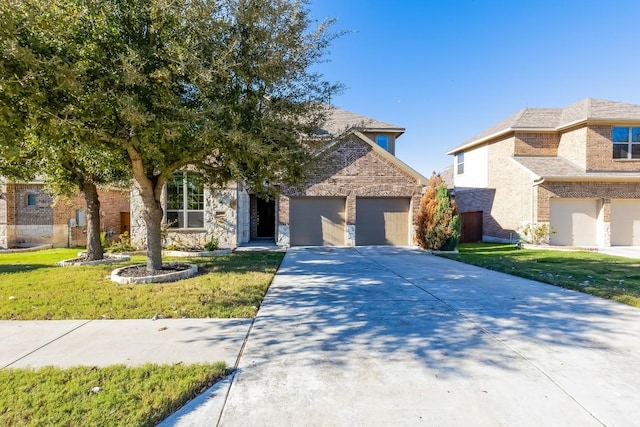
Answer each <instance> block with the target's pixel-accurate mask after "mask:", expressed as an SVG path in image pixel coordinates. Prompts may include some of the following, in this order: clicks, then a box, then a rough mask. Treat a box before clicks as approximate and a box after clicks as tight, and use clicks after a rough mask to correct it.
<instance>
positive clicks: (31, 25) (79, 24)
mask: <svg viewBox="0 0 640 427" xmlns="http://www.w3.org/2000/svg"><path fill="white" fill-rule="evenodd" d="M74 11H77V10H76V9H74V5H73V4H72V3H71V2H60V3H59V4H52V5H51V6H49V4H48V2H44V3H43V2H40V1H29V2H26V1H11V0H9V1H7V2H3V3H2V4H0V133H1V134H2V136H3V137H2V138H1V139H0V147H1V148H2V156H1V157H0V174H2V175H4V176H6V177H9V178H13V179H23V180H29V179H33V178H36V177H38V178H41V179H44V180H45V182H46V184H47V185H48V187H49V188H50V189H52V190H53V191H54V192H55V193H56V194H58V195H70V194H72V193H76V192H80V193H81V194H82V195H83V196H84V199H85V202H86V205H87V223H88V226H87V258H88V259H89V260H95V259H101V258H102V257H103V249H102V245H101V242H100V201H99V198H98V189H97V186H98V185H104V184H112V183H114V182H119V181H120V180H122V179H124V178H126V176H127V169H125V168H123V167H122V166H123V165H124V164H123V161H124V159H125V155H126V152H125V151H124V150H120V152H119V153H118V152H117V151H114V150H112V149H111V147H106V146H104V144H103V143H102V142H101V141H100V138H99V137H97V136H96V135H95V134H94V132H92V130H91V128H90V127H88V126H87V122H88V121H90V120H91V115H95V114H99V111H97V110H96V109H92V107H93V106H94V105H95V102H92V97H94V98H95V97H96V95H97V96H102V95H103V93H96V91H95V90H94V89H93V87H92V86H93V85H92V83H93V74H92V73H91V72H88V70H90V68H89V67H88V66H87V64H86V62H85V61H84V54H83V52H84V51H86V50H87V49H90V45H88V44H87V42H90V40H87V39H86V37H84V34H85V32H84V31H83V30H82V29H83V26H85V25H87V24H86V23H85V22H83V20H82V19H81V17H82V16H83V15H82V14H78V13H71V12H74Z"/></svg>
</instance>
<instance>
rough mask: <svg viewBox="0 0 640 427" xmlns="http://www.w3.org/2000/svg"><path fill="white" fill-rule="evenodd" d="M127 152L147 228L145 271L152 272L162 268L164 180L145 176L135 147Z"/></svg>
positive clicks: (144, 170)
mask: <svg viewBox="0 0 640 427" xmlns="http://www.w3.org/2000/svg"><path fill="white" fill-rule="evenodd" d="M127 152H128V153H129V158H130V159H131V166H132V169H133V176H134V178H135V180H136V182H137V183H138V188H139V190H140V198H141V199H142V205H143V208H142V219H143V220H144V224H145V226H146V229H147V272H148V273H150V274H153V273H155V272H156V271H158V270H160V269H161V268H162V216H163V212H162V203H161V200H162V187H163V186H164V181H163V180H162V179H161V178H160V177H158V176H151V177H149V176H147V174H146V169H145V167H144V163H143V161H142V158H141V157H140V155H139V154H138V152H137V151H136V150H135V148H133V147H128V148H127Z"/></svg>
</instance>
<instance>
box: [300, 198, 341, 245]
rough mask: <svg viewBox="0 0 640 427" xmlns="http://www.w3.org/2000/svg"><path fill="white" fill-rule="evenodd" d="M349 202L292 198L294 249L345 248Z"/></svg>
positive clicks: (338, 199) (336, 199)
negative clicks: (347, 204)
mask: <svg viewBox="0 0 640 427" xmlns="http://www.w3.org/2000/svg"><path fill="white" fill-rule="evenodd" d="M344 206H345V199H344V198H336V197H292V198H291V199H289V233H290V236H289V240H290V243H291V246H342V245H344V239H345V234H346V232H345V223H346V221H345V214H344Z"/></svg>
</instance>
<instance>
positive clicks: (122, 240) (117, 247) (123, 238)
mask: <svg viewBox="0 0 640 427" xmlns="http://www.w3.org/2000/svg"><path fill="white" fill-rule="evenodd" d="M135 250H136V248H135V247H134V246H133V245H132V244H131V237H130V236H129V233H127V232H126V231H125V232H124V233H122V234H120V235H119V236H118V241H117V242H115V243H112V244H111V246H109V251H110V252H132V251H135Z"/></svg>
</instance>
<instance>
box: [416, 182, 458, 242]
mask: <svg viewBox="0 0 640 427" xmlns="http://www.w3.org/2000/svg"><path fill="white" fill-rule="evenodd" d="M416 223H417V224H416V240H417V242H418V245H420V247H421V248H423V249H432V250H444V251H450V250H454V249H455V248H456V246H458V242H459V241H460V226H461V222H460V215H458V213H457V211H456V203H455V201H453V200H452V199H451V196H450V195H449V191H448V190H447V186H446V185H445V183H444V180H443V179H442V177H441V176H440V175H436V174H433V176H432V177H431V179H430V180H429V184H428V185H427V189H426V190H425V193H424V195H423V196H422V199H421V200H420V209H419V211H418V217H417V221H416Z"/></svg>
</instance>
